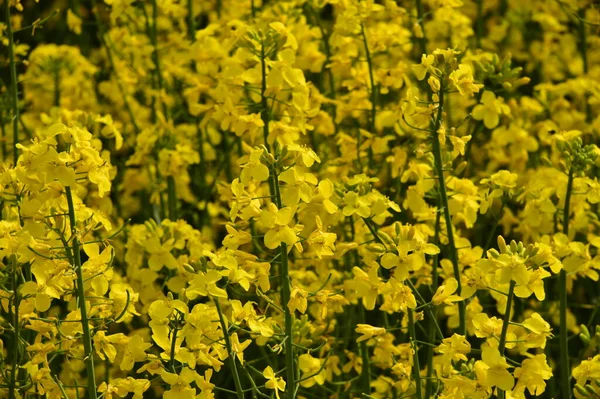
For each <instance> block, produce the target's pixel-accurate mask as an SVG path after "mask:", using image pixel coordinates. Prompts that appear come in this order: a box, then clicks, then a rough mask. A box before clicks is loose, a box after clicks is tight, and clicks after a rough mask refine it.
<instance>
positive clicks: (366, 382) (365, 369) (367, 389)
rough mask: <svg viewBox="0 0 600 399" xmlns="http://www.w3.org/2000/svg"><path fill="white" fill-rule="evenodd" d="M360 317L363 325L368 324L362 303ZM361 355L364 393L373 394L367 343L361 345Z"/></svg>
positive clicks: (360, 304)
mask: <svg viewBox="0 0 600 399" xmlns="http://www.w3.org/2000/svg"><path fill="white" fill-rule="evenodd" d="M358 317H359V320H360V322H361V323H363V324H366V321H367V320H366V317H365V307H364V305H363V304H362V303H360V302H359V303H358ZM360 354H361V357H362V363H363V364H362V375H361V380H362V383H363V387H362V389H363V391H364V393H368V394H370V393H371V361H370V358H369V348H368V347H367V341H362V342H361V343H360Z"/></svg>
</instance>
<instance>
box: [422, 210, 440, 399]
mask: <svg viewBox="0 0 600 399" xmlns="http://www.w3.org/2000/svg"><path fill="white" fill-rule="evenodd" d="M440 216H441V213H440V212H436V216H435V233H434V236H433V237H434V238H433V241H434V244H435V245H439V243H440ZM439 259H440V258H439V255H435V256H434V258H433V267H432V270H431V291H432V292H436V291H437V288H438V275H437V268H438V266H439ZM431 313H432V315H431V316H430V317H431V320H429V336H430V337H433V336H435V329H436V320H435V317H436V316H437V307H435V308H434V309H433V310H432V311H431ZM433 356H434V352H433V347H432V346H430V347H428V348H427V381H426V382H425V397H426V398H429V397H431V391H432V390H433V378H432V376H433Z"/></svg>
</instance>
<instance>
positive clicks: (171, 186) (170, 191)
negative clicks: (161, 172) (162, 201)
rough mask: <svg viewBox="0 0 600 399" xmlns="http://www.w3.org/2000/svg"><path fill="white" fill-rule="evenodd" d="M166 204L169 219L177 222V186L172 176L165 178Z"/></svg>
mask: <svg viewBox="0 0 600 399" xmlns="http://www.w3.org/2000/svg"><path fill="white" fill-rule="evenodd" d="M167 204H168V207H169V219H171V221H176V220H177V186H176V183H175V178H174V177H173V176H167Z"/></svg>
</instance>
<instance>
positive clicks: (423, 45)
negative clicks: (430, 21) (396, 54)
mask: <svg viewBox="0 0 600 399" xmlns="http://www.w3.org/2000/svg"><path fill="white" fill-rule="evenodd" d="M416 3H417V18H418V22H419V25H420V26H421V33H423V36H422V37H419V38H417V39H418V42H419V52H420V53H421V54H419V55H418V57H417V61H418V62H421V55H423V54H426V53H427V39H426V36H425V12H424V11H423V2H422V1H421V0H416Z"/></svg>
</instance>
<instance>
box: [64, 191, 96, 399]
mask: <svg viewBox="0 0 600 399" xmlns="http://www.w3.org/2000/svg"><path fill="white" fill-rule="evenodd" d="M65 190H66V194H67V204H68V207H69V222H70V224H71V240H72V241H73V243H72V246H73V263H74V265H73V267H74V268H75V273H76V275H77V290H76V291H77V300H78V302H79V309H80V311H81V326H82V328H83V349H84V351H85V365H86V369H87V380H88V386H87V396H88V399H96V398H97V396H96V374H95V371H94V352H93V347H92V335H91V333H90V325H89V322H88V317H87V309H86V307H85V291H84V288H83V271H82V270H81V251H80V250H79V239H78V238H77V221H76V219H75V206H74V205H73V194H72V193H71V187H69V186H66V187H65Z"/></svg>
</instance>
